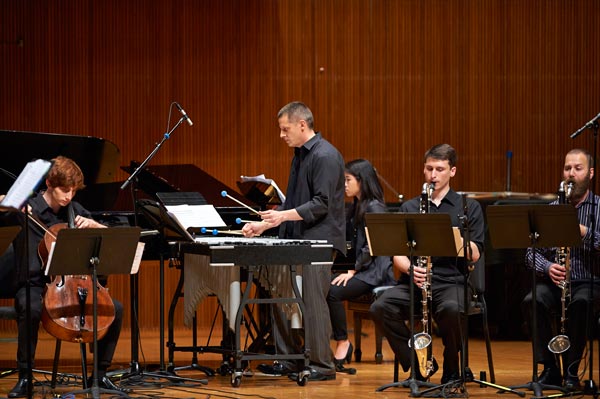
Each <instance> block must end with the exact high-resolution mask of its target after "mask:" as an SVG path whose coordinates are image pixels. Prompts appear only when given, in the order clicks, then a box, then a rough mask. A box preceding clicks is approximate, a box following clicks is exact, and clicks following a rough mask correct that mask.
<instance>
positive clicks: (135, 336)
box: [121, 114, 208, 384]
mask: <svg viewBox="0 0 600 399" xmlns="http://www.w3.org/2000/svg"><path fill="white" fill-rule="evenodd" d="M186 120H189V118H188V117H187V115H185V114H184V116H182V117H181V118H180V119H179V121H177V123H176V124H175V126H173V127H172V128H171V129H170V130H169V131H168V132H167V133H165V134H164V135H163V138H162V140H161V141H160V142H158V143H157V144H156V147H155V148H154V149H153V150H152V152H151V153H150V154H149V155H148V156H147V157H146V159H144V161H143V162H142V163H141V164H140V165H139V166H138V167H137V168H136V169H135V170H134V171H133V173H132V174H131V175H130V176H129V178H128V179H127V180H125V182H124V183H123V184H122V185H121V190H124V189H125V188H126V187H127V186H128V185H129V184H130V183H131V182H132V181H134V179H135V181H137V175H138V174H139V173H140V172H141V171H142V170H143V169H144V168H145V167H146V165H147V164H148V162H150V160H151V159H152V158H154V155H156V153H157V152H158V150H160V148H161V147H162V145H163V144H164V142H165V141H167V140H168V139H169V138H171V134H172V133H173V132H174V131H175V129H177V128H178V127H179V125H181V124H182V123H183V122H184V121H186ZM134 186H135V184H132V185H131V191H132V198H133V208H134V211H133V214H134V223H135V225H136V226H137V225H138V220H137V215H138V209H137V207H138V205H137V200H136V189H135V187H134ZM163 257H164V255H163V253H162V252H161V254H160V277H159V280H160V283H159V284H160V287H159V290H160V298H159V302H160V303H159V307H160V321H159V324H160V325H159V330H160V332H159V334H160V338H159V341H160V343H159V345H160V372H161V373H162V372H166V369H165V355H164V346H165V331H164V330H165V328H164V324H165V315H164V304H165V297H164V295H165V294H164V292H165V290H164V285H165V271H164V258H163ZM138 286H139V280H138V274H137V273H135V274H132V275H131V276H130V289H131V293H130V296H131V307H130V309H131V310H130V311H131V370H130V372H129V373H128V375H127V377H131V376H134V375H142V374H145V375H148V376H151V377H162V375H160V374H153V373H148V372H143V371H142V370H141V367H140V364H139V354H138V347H139V329H138V323H137V317H138V297H139V288H138ZM168 375H169V377H168V378H169V379H177V380H181V381H193V382H198V381H200V382H201V383H203V384H207V383H208V381H207V380H196V379H190V378H183V377H178V376H174V375H172V373H168Z"/></svg>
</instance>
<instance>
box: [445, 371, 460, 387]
mask: <svg viewBox="0 0 600 399" xmlns="http://www.w3.org/2000/svg"><path fill="white" fill-rule="evenodd" d="M456 380H460V373H459V372H458V371H444V374H442V384H447V383H449V382H452V381H456Z"/></svg>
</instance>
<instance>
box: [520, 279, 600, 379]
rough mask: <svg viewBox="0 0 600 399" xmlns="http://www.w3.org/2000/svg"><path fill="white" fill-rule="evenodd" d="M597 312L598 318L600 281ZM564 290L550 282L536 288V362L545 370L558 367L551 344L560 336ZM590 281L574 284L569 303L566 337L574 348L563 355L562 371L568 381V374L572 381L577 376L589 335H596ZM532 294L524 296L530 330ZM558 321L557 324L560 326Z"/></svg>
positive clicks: (599, 293)
mask: <svg viewBox="0 0 600 399" xmlns="http://www.w3.org/2000/svg"><path fill="white" fill-rule="evenodd" d="M593 291H594V310H593V314H594V315H597V314H598V312H599V311H600V281H597V282H595V284H594V290H593ZM561 293H562V292H561V290H560V288H558V287H557V286H556V284H554V283H553V282H551V281H541V282H538V283H537V284H536V296H537V303H538V307H537V313H536V319H537V340H536V341H537V342H536V346H535V348H533V351H534V357H535V361H536V362H537V363H541V364H544V365H545V366H546V367H549V366H554V367H557V364H558V363H557V361H556V359H557V358H556V355H555V354H553V353H552V352H550V350H548V342H550V340H551V339H552V338H553V337H554V336H555V335H557V334H559V328H560V326H559V324H560V315H561V309H562V305H561V301H560V299H561ZM589 295H590V283H589V281H587V282H586V281H576V282H573V283H572V284H571V298H570V300H568V301H567V309H566V317H567V321H566V324H565V327H566V330H565V335H567V336H568V337H569V341H570V342H571V347H570V348H569V349H568V350H567V351H566V352H564V353H563V356H564V357H563V366H564V368H565V370H561V372H563V375H564V376H565V377H566V376H568V375H569V374H567V371H569V373H570V375H571V376H572V377H574V376H576V375H577V370H578V368H579V362H580V361H581V356H582V354H583V350H584V349H585V345H586V340H587V332H588V331H590V333H591V331H593V330H594V327H595V325H596V321H595V320H596V318H593V319H592V320H590V319H589V317H588V310H589V309H588V304H589V302H590V301H589V298H590V296H589ZM532 298H533V296H532V293H531V292H530V293H529V294H527V296H525V299H524V300H523V304H522V310H523V315H524V317H525V320H526V321H527V323H528V324H529V327H530V328H531V310H532ZM557 321H558V323H557Z"/></svg>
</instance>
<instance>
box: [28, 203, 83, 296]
mask: <svg viewBox="0 0 600 399" xmlns="http://www.w3.org/2000/svg"><path fill="white" fill-rule="evenodd" d="M71 203H72V204H73V211H74V213H75V216H77V215H80V216H83V217H86V218H90V217H91V214H90V212H89V211H88V210H86V209H85V208H84V207H83V206H82V205H81V204H79V203H78V202H76V201H71ZM29 205H30V206H31V212H32V214H33V215H34V217H35V218H36V219H38V220H39V221H40V222H42V223H43V224H44V226H45V227H46V228H48V227H52V226H54V225H55V224H58V223H67V222H68V220H69V219H68V215H67V209H68V207H62V208H61V209H60V210H59V211H58V213H54V211H53V210H52V208H50V206H48V203H47V202H46V200H45V199H44V196H43V193H38V194H37V195H36V196H35V197H33V198H32V199H30V200H29ZM44 234H45V231H44V230H43V229H42V228H40V227H39V226H37V225H36V224H35V223H33V222H31V221H30V222H29V270H30V279H31V280H32V283H33V284H34V285H39V284H42V283H44V282H45V278H44V277H43V271H42V261H41V259H40V257H39V256H38V245H39V243H40V242H41V241H42V240H43V238H44Z"/></svg>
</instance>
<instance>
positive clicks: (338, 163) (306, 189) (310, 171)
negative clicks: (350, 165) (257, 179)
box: [279, 132, 346, 254]
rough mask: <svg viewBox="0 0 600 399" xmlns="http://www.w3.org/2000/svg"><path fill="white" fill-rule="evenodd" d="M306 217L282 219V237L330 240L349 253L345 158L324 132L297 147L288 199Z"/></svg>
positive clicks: (280, 232) (285, 204) (342, 250)
mask: <svg viewBox="0 0 600 399" xmlns="http://www.w3.org/2000/svg"><path fill="white" fill-rule="evenodd" d="M282 209H284V210H287V209H296V211H297V212H298V214H299V215H300V216H301V217H302V220H299V221H292V222H285V223H282V224H281V226H280V229H279V237H280V238H302V239H315V240H328V241H329V242H330V243H332V244H333V247H334V248H335V249H337V250H338V251H340V252H341V253H344V254H345V253H346V238H345V218H344V159H343V158H342V155H341V154H340V153H339V151H338V150H337V149H336V148H335V147H334V146H333V145H332V144H331V143H329V142H328V141H327V140H325V139H324V138H323V137H322V136H321V134H320V133H318V132H317V133H316V135H315V136H314V137H313V138H311V139H310V140H309V141H307V142H306V143H305V144H304V145H303V146H302V147H298V148H295V149H294V158H293V160H292V166H291V170H290V177H289V180H288V187H287V192H286V200H285V203H284V204H283V206H282Z"/></svg>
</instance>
